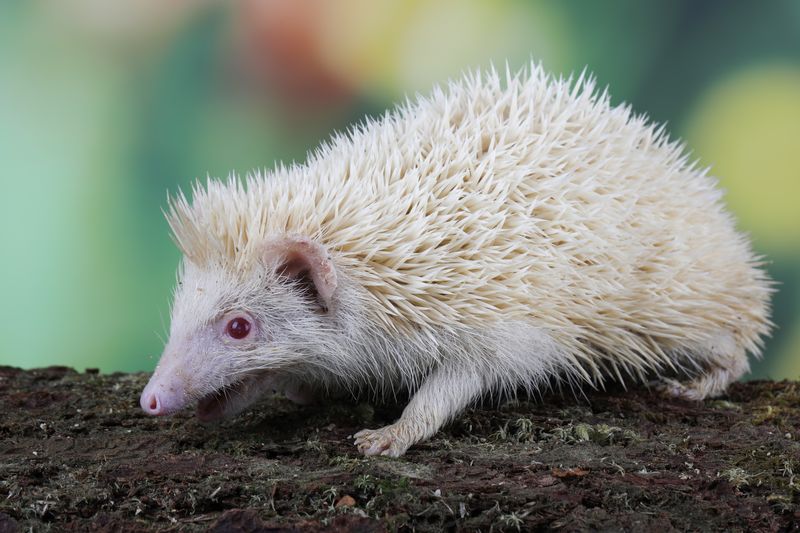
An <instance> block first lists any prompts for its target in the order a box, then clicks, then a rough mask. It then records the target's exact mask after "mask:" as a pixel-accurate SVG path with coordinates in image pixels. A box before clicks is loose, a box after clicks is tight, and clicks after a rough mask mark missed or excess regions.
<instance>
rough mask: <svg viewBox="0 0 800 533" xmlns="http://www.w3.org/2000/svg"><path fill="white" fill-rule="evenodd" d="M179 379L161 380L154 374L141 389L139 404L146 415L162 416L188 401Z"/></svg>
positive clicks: (182, 406) (174, 410)
mask: <svg viewBox="0 0 800 533" xmlns="http://www.w3.org/2000/svg"><path fill="white" fill-rule="evenodd" d="M177 381H179V380H172V379H166V380H162V379H160V377H159V376H158V375H157V374H155V375H153V377H152V378H150V382H149V383H148V384H147V386H146V387H145V388H144V390H143V391H142V395H141V397H140V398H139V405H140V406H141V407H142V410H143V411H144V412H145V413H147V414H148V415H152V416H164V415H169V414H172V413H174V412H176V411H180V410H181V409H183V408H184V407H185V406H186V404H187V403H188V395H187V393H186V388H185V387H184V386H182V385H180V384H179V383H177Z"/></svg>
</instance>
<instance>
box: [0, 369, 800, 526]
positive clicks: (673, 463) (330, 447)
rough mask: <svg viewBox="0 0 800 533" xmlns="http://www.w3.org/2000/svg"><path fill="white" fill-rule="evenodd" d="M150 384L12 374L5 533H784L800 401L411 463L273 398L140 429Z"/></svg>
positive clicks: (499, 439)
mask: <svg viewBox="0 0 800 533" xmlns="http://www.w3.org/2000/svg"><path fill="white" fill-rule="evenodd" d="M146 379H147V375H145V374H110V375H104V374H99V373H97V372H96V371H91V370H88V371H87V372H85V373H77V372H75V371H74V370H71V369H68V368H61V367H52V368H46V369H36V370H20V369H16V368H11V367H0V413H1V414H0V533H5V532H8V531H28V530H30V529H33V530H34V531H36V530H45V529H53V530H59V531H60V530H76V531H88V530H93V531H152V530H164V531H195V530H202V531H206V530H212V531H276V530H280V531H283V530H289V531H319V530H326V531H384V530H390V531H393V530H408V531H410V530H416V531H441V530H443V529H444V530H469V531H474V530H482V531H490V530H493V531H526V530H532V529H536V530H542V529H545V530H546V529H559V530H563V531H579V530H587V529H591V530H595V529H600V530H629V531H642V530H650V531H659V532H660V531H668V530H697V531H714V530H717V531H723V530H724V531H732V530H741V531H776V530H777V531H781V530H785V531H789V530H797V529H798V527H799V526H798V523H800V510H799V507H798V504H799V503H800V443H798V439H800V431H798V427H799V423H800V384H798V383H797V382H785V381H784V382H767V381H761V382H749V383H740V384H735V385H734V386H733V387H732V388H731V390H730V391H729V394H728V396H727V397H725V398H723V399H718V400H709V401H706V402H702V403H691V402H685V401H679V400H665V399H663V398H661V397H659V396H658V395H657V394H656V393H655V392H652V391H648V390H646V389H635V390H628V391H624V390H615V391H610V392H594V391H588V390H587V391H584V393H585V395H586V396H585V397H584V396H581V397H580V398H575V397H574V396H572V395H571V393H569V394H568V395H567V394H565V395H548V396H546V397H545V398H544V399H542V400H535V399H524V400H518V401H514V402H508V403H505V404H503V405H502V406H500V407H495V406H492V405H488V404H487V405H485V406H483V407H479V408H475V409H471V410H469V411H467V412H466V413H465V414H464V415H463V416H462V417H460V418H459V419H458V420H456V421H455V422H454V423H452V424H451V425H450V426H448V427H447V428H445V429H444V430H443V431H442V432H440V433H439V434H438V435H436V436H435V437H434V438H433V439H432V440H430V441H429V442H426V443H423V444H421V445H417V446H415V447H413V448H411V450H409V452H408V454H407V455H406V456H404V457H402V458H400V459H387V458H380V457H378V458H364V457H361V456H360V455H359V454H358V453H357V451H356V450H355V448H354V447H353V446H352V442H351V440H350V439H349V438H348V436H349V435H352V434H353V433H355V432H357V431H358V430H360V429H363V428H365V427H379V426H381V425H385V424H387V423H390V422H392V421H393V419H394V417H396V416H397V415H398V414H399V413H400V410H401V407H402V406H377V407H373V406H372V405H370V404H368V403H364V402H362V403H356V402H355V401H353V402H349V403H348V402H344V401H331V402H326V403H325V404H321V405H312V406H308V407H298V406H295V405H293V404H291V403H290V402H288V401H287V400H286V399H284V398H282V397H271V398H267V399H265V400H264V401H263V402H261V403H260V404H259V405H258V406H257V407H256V408H255V409H252V410H250V411H248V412H247V413H245V414H244V415H242V416H240V417H238V418H237V419H234V420H231V421H228V422H225V423H223V424H221V425H215V426H204V425H202V424H200V423H199V422H198V421H197V420H196V418H194V416H193V414H192V413H189V412H187V413H182V414H179V415H177V416H175V417H172V418H162V419H155V418H149V417H146V416H145V415H144V414H143V413H141V412H140V410H139V407H138V395H139V392H140V391H141V389H142V387H143V386H144V384H145V382H146Z"/></svg>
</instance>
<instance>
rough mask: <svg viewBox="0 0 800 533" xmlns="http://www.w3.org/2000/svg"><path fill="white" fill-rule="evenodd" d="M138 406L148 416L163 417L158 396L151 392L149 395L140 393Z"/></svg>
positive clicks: (161, 405) (161, 404)
mask: <svg viewBox="0 0 800 533" xmlns="http://www.w3.org/2000/svg"><path fill="white" fill-rule="evenodd" d="M139 405H141V406H142V410H144V412H145V413H147V414H148V415H155V416H158V415H163V414H164V411H163V405H164V404H163V403H162V402H161V401H159V399H158V394H156V393H155V392H151V393H149V394H145V393H142V397H141V398H139Z"/></svg>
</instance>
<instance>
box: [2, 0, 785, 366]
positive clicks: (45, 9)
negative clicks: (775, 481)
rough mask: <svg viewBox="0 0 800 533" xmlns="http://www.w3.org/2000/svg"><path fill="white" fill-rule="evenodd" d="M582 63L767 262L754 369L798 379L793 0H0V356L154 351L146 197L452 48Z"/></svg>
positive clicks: (153, 267)
mask: <svg viewBox="0 0 800 533" xmlns="http://www.w3.org/2000/svg"><path fill="white" fill-rule="evenodd" d="M531 58H533V59H536V60H541V61H542V62H543V64H544V65H545V67H546V68H547V69H548V70H550V71H552V72H555V73H565V74H568V73H570V72H574V71H580V70H582V69H583V68H584V66H588V68H589V69H590V70H591V71H593V72H594V73H595V74H596V76H597V78H598V81H599V84H600V85H601V86H605V85H608V86H609V88H610V92H611V94H612V97H613V100H614V101H615V102H622V101H626V102H629V103H631V104H632V105H633V106H634V108H635V109H636V110H637V111H639V112H643V113H647V114H648V115H649V116H650V117H651V118H653V119H654V120H656V121H660V122H668V123H669V128H670V130H671V132H672V134H673V135H674V136H681V137H683V138H684V139H685V140H686V141H687V143H688V146H689V147H690V149H691V150H692V154H693V156H694V157H697V158H699V159H700V161H701V163H702V164H703V165H710V166H711V167H712V173H713V174H714V175H716V176H718V177H719V178H720V181H721V185H722V187H724V188H725V189H726V190H727V191H728V196H727V198H728V202H729V204H730V206H731V208H732V210H733V211H735V213H736V214H737V215H738V217H739V220H740V227H741V228H742V229H743V230H744V231H747V232H749V233H750V234H751V235H752V237H753V240H754V242H755V246H756V248H757V249H758V251H759V252H761V253H763V254H764V255H765V256H766V257H767V258H768V259H769V267H768V268H769V271H770V273H771V275H772V276H773V277H774V278H775V279H776V280H778V281H779V282H780V286H779V292H778V294H777V295H776V297H775V299H774V321H775V322H776V323H777V325H778V329H777V331H776V333H775V335H774V337H773V338H772V339H771V340H770V341H769V343H768V346H767V352H766V355H765V358H764V360H763V361H761V362H759V363H757V364H756V365H755V369H754V372H753V376H756V377H774V378H781V377H794V378H797V377H800V207H798V206H797V205H796V204H798V203H799V202H800V2H797V1H794V0H783V1H780V0H778V1H772V2H734V1H721V0H720V1H704V2H696V1H693V0H682V1H653V2H640V1H638V0H628V1H604V2H594V1H590V0H586V1H573V2H558V1H551V2H525V1H522V0H438V1H437V0H413V1H399V0H388V1H375V0H372V1H369V0H338V1H331V0H311V1H296V0H295V1H291V0H287V1H275V0H273V1H264V0H240V1H237V2H223V1H220V0H216V1H213V0H198V1H194V2H189V1H178V0H175V1H169V2H165V1H162V0H138V1H136V2H108V1H106V0H59V1H58V2H46V1H41V0H4V1H3V2H0V180H2V182H1V185H2V186H1V188H0V217H1V218H0V253H1V254H2V256H0V297H1V298H2V300H1V301H2V303H0V364H9V365H17V366H23V367H33V366H42V365H51V364H63V365H71V366H76V367H78V368H83V367H100V368H101V369H102V370H103V371H113V370H125V371H130V370H149V369H152V368H153V367H154V366H155V362H156V360H157V358H158V355H159V353H160V350H161V343H162V341H161V339H160V338H159V337H160V336H161V337H163V336H164V335H165V332H166V328H167V323H168V320H169V316H168V314H169V299H170V293H171V287H172V284H173V282H174V279H175V278H174V271H175V267H176V265H177V262H178V252H177V250H176V249H175V247H174V246H173V245H172V243H171V241H170V239H169V236H168V230H167V225H166V223H165V221H164V219H163V216H162V213H161V209H162V208H164V206H165V205H166V197H167V192H168V191H169V192H175V191H176V190H177V189H178V188H179V187H186V186H187V185H188V184H189V183H191V181H192V180H193V179H195V178H198V177H199V178H204V177H205V176H207V175H211V176H218V177H225V176H227V175H228V174H229V173H231V172H236V173H240V174H244V173H246V172H248V171H249V170H252V169H256V168H270V167H272V166H273V164H274V163H275V162H276V161H284V162H289V161H292V160H295V161H302V160H303V159H304V158H305V154H306V152H307V150H309V149H313V148H314V147H315V146H316V144H317V143H318V142H320V141H321V140H323V139H325V138H326V137H327V136H328V135H329V134H330V133H331V132H333V131H335V130H339V131H340V130H343V129H345V128H346V127H347V126H348V125H349V124H353V123H354V122H357V121H359V120H360V119H361V118H362V117H363V116H364V115H373V116H374V115H378V114H380V113H382V112H383V111H384V110H385V109H387V108H389V107H391V106H392V105H393V104H394V103H395V102H397V101H398V100H400V99H402V98H404V97H405V96H406V95H413V94H414V93H415V92H417V91H420V92H427V91H428V90H429V89H430V87H431V86H432V84H434V83H436V82H444V81H446V80H447V79H448V78H450V77H454V76H458V75H459V73H461V72H462V71H463V70H464V69H471V68H475V67H481V66H483V67H485V66H488V65H489V64H491V63H492V62H493V63H494V64H495V65H498V66H501V67H502V66H504V64H505V63H506V61H508V63H509V65H510V66H511V67H512V68H515V69H516V68H518V67H521V66H523V65H524V64H525V63H527V62H528V61H529V60H530V59H531Z"/></svg>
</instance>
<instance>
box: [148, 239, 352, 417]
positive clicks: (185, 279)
mask: <svg viewBox="0 0 800 533" xmlns="http://www.w3.org/2000/svg"><path fill="white" fill-rule="evenodd" d="M249 246H250V248H251V250H252V251H255V250H258V252H259V253H258V258H257V260H253V261H250V262H248V263H247V267H246V268H244V267H242V266H241V265H240V266H239V267H236V266H235V265H234V264H232V262H231V261H230V260H228V259H225V258H224V257H223V256H222V255H219V254H218V255H216V256H214V255H212V254H208V255H205V256H203V255H196V254H195V255H193V254H190V253H186V254H185V257H184V259H183V262H182V264H181V268H180V269H179V273H178V285H177V288H176V291H175V297H174V301H173V308H172V320H171V326H170V334H169V340H168V342H167V344H166V346H165V348H164V352H163V354H162V356H161V360H160V361H159V364H158V367H157V368H156V371H155V373H154V374H153V377H152V378H151V380H150V382H149V383H148V385H147V386H146V387H145V389H144V391H143V392H142V396H141V400H140V403H141V406H142V408H143V409H144V410H145V412H147V413H149V414H152V415H167V414H171V413H173V412H175V411H178V410H180V409H182V408H183V407H185V406H187V405H188V404H190V403H192V402H194V401H198V404H197V407H198V409H197V414H198V416H199V417H200V419H201V420H213V419H216V418H220V417H223V416H229V415H233V414H236V413H237V412H239V411H241V410H242V409H244V408H245V407H247V405H249V404H250V403H252V402H253V401H255V400H257V399H258V397H259V396H260V395H261V393H262V392H266V391H268V390H270V389H275V390H281V383H282V380H284V378H285V377H286V376H287V375H291V373H292V372H300V371H304V370H303V369H304V368H305V367H306V366H307V364H308V363H309V361H310V360H313V357H314V354H315V353H317V352H319V351H320V350H321V349H323V348H316V349H315V346H314V344H315V342H316V343H323V342H324V338H325V333H324V332H327V331H331V330H332V329H333V328H332V324H331V321H332V320H333V317H334V315H335V307H336V293H337V275H336V269H335V267H334V265H333V261H332V259H331V258H330V256H329V254H328V252H327V250H326V249H325V248H324V247H323V246H322V245H321V244H319V243H318V242H316V241H314V240H312V239H310V238H308V237H304V236H291V235H280V236H273V237H269V238H263V239H261V240H260V242H251V243H250V244H249ZM314 332H319V334H318V335H315V334H314ZM310 339H311V340H310Z"/></svg>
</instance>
